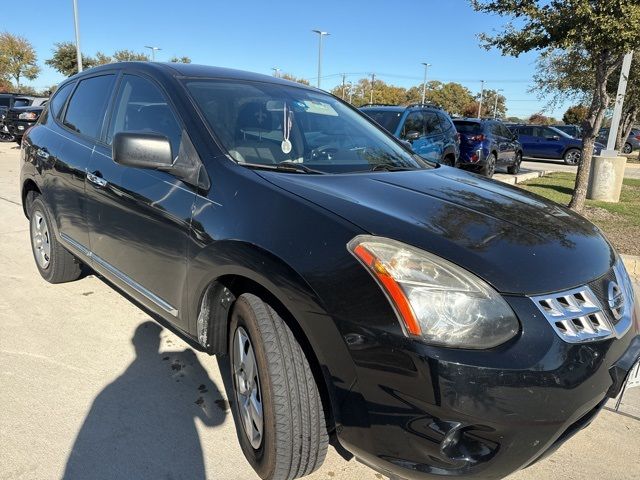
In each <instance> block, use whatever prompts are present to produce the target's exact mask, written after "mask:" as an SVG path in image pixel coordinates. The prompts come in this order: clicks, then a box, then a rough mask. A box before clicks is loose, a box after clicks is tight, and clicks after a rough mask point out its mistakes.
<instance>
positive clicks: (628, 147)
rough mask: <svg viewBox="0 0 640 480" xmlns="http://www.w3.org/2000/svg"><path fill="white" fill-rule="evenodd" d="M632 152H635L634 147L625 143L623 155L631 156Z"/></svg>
mask: <svg viewBox="0 0 640 480" xmlns="http://www.w3.org/2000/svg"><path fill="white" fill-rule="evenodd" d="M631 152H633V145H631V144H630V143H625V144H624V147H622V153H625V154H627V155H629V154H630V153H631Z"/></svg>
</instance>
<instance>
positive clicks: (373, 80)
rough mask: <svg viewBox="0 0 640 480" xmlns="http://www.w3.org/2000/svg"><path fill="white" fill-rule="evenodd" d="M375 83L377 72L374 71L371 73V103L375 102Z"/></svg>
mask: <svg viewBox="0 0 640 480" xmlns="http://www.w3.org/2000/svg"><path fill="white" fill-rule="evenodd" d="M375 84H376V74H375V73H372V74H371V101H370V102H369V103H371V104H373V89H374V85H375Z"/></svg>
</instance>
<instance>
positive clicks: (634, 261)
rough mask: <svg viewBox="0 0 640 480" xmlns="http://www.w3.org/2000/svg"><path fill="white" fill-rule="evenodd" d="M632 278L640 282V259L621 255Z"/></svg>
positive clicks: (634, 256)
mask: <svg viewBox="0 0 640 480" xmlns="http://www.w3.org/2000/svg"><path fill="white" fill-rule="evenodd" d="M620 256H621V257H622V261H623V262H624V266H625V268H626V269H627V272H629V275H630V276H631V278H633V279H634V280H635V281H636V282H640V257H638V256H636V255H620Z"/></svg>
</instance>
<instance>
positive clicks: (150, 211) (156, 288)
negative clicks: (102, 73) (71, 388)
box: [87, 74, 195, 329]
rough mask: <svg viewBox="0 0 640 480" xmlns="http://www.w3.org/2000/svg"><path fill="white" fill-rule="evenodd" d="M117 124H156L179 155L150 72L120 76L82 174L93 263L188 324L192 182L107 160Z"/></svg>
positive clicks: (141, 128)
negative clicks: (102, 135)
mask: <svg viewBox="0 0 640 480" xmlns="http://www.w3.org/2000/svg"><path fill="white" fill-rule="evenodd" d="M118 132H154V133H160V134H162V135H164V136H166V137H167V138H168V139H169V140H170V142H171V148H172V154H173V156H174V158H176V157H177V155H178V152H179V151H180V143H181V139H182V127H181V125H180V123H179V121H178V119H177V116H176V115H175V114H174V113H173V109H172V108H171V105H170V103H169V102H168V101H167V97H166V96H165V95H164V94H163V93H162V91H161V90H160V88H159V87H158V86H157V85H156V84H155V83H153V82H152V81H151V80H149V79H147V78H144V77H140V76H135V75H128V74H125V75H123V76H122V79H121V81H120V85H119V87H118V91H117V94H116V98H115V101H114V106H113V112H112V114H111V117H110V121H109V125H108V128H107V131H106V134H105V138H104V140H105V141H104V144H101V145H99V146H97V147H96V149H95V151H94V154H93V156H92V158H91V163H90V165H89V172H88V181H87V198H88V218H89V236H90V244H91V250H92V252H93V256H94V261H95V263H96V267H98V268H102V269H104V270H106V271H107V272H108V273H109V274H110V275H111V277H112V278H113V279H114V280H115V281H117V282H118V283H119V285H120V286H121V287H122V288H125V289H126V290H127V291H128V292H129V293H130V294H132V295H133V296H134V297H136V298H137V299H138V300H139V301H141V302H142V303H144V304H145V305H146V306H147V307H149V308H151V309H152V310H154V311H156V312H158V313H159V314H161V315H163V316H164V317H166V318H169V319H170V320H172V321H173V322H174V323H176V324H177V325H178V327H180V328H183V329H186V328H187V325H186V316H185V315H182V314H181V310H182V308H183V302H182V295H183V293H184V291H185V281H186V269H187V264H186V256H187V255H186V254H187V252H186V249H187V239H188V237H189V229H190V222H191V209H192V206H193V204H194V200H195V192H194V190H193V189H192V188H191V187H190V186H188V185H187V184H185V183H183V182H182V181H181V180H179V179H177V178H175V177H174V176H172V175H171V174H170V173H168V172H162V171H158V170H149V169H141V168H133V167H126V166H122V165H119V164H117V163H115V162H114V161H113V160H112V154H111V147H110V145H111V143H112V141H113V136H114V135H115V134H116V133H118Z"/></svg>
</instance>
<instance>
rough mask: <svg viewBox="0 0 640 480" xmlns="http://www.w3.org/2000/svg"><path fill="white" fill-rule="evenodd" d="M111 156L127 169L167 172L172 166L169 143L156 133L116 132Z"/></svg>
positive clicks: (165, 138)
mask: <svg viewBox="0 0 640 480" xmlns="http://www.w3.org/2000/svg"><path fill="white" fill-rule="evenodd" d="M112 154H113V161H114V162H116V163H118V164H120V165H125V166H128V167H136V168H149V169H157V170H167V169H169V168H170V167H171V166H172V165H173V155H172V154H171V143H170V142H169V139H168V138H167V137H165V136H164V135H159V134H157V133H142V132H118V133H116V134H115V135H114V137H113V146H112Z"/></svg>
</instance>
